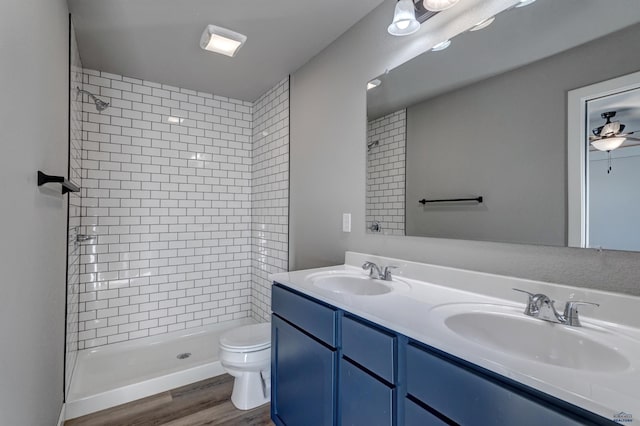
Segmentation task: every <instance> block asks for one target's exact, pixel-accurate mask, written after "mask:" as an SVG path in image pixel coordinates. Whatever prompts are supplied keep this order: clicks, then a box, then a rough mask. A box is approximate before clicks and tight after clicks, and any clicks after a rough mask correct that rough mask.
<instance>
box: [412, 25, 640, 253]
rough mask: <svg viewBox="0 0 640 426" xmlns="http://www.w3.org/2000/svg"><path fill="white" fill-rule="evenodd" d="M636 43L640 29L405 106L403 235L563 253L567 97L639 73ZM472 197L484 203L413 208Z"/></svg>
mask: <svg viewBox="0 0 640 426" xmlns="http://www.w3.org/2000/svg"><path fill="white" fill-rule="evenodd" d="M639 40H640V25H635V26H633V27H632V28H629V29H626V30H623V31H621V32H619V33H616V34H613V35H611V36H607V37H605V38H603V39H600V40H596V41H593V42H590V43H587V44H586V45H583V46H580V47H577V48H574V49H571V50H569V51H567V52H564V53H561V54H558V55H555V56H552V57H550V58H547V59H543V60H541V61H537V62H534V63H532V64H530V65H527V66H524V67H522V68H519V69H516V70H514V71H511V72H507V73H504V74H501V75H498V76H495V77H492V78H489V79H487V80H484V81H481V82H478V83H476V84H472V85H470V86H467V87H464V88H461V89H458V90H454V91H452V92H448V93H446V94H443V95H441V96H438V97H436V98H432V99H429V100H427V101H425V102H422V103H420V104H418V105H414V106H412V107H410V108H408V109H407V235H416V236H430V237H441V238H460V239H470V240H484V241H500V242H509V243H528V244H544V245H553V246H565V245H566V232H567V231H566V229H567V228H566V220H567V209H566V201H565V200H566V199H567V196H566V184H565V181H566V174H567V171H566V168H565V165H566V161H567V158H566V134H567V132H566V122H567V118H566V117H567V105H566V97H567V92H568V91H569V90H572V89H574V88H576V87H579V86H583V85H588V84H591V83H594V82H598V81H602V80H608V79H611V78H613V77H617V76H619V75H621V74H627V73H630V72H633V71H636V70H638V69H640V57H639V56H637V55H630V54H629V53H630V52H634V51H635V48H636V46H637V43H638V41H639ZM454 48H455V46H454ZM602 52H608V55H607V60H606V61H602V60H601V54H602ZM469 62H474V61H473V58H469ZM577 69H579V70H581V72H580V73H579V75H577V73H576V70H577ZM550 76H553V78H550ZM469 195H482V196H484V198H485V199H484V203H483V204H475V203H466V204H461V203H458V204H455V205H451V204H448V205H443V204H438V205H427V206H424V207H423V206H422V205H420V204H418V202H417V200H419V199H422V198H424V197H427V198H452V197H453V198H455V197H462V196H469ZM604 247H607V246H606V245H604ZM610 247H611V246H610ZM613 247H615V246H613ZM629 247H630V246H628V245H627V246H624V248H629ZM619 248H622V247H619Z"/></svg>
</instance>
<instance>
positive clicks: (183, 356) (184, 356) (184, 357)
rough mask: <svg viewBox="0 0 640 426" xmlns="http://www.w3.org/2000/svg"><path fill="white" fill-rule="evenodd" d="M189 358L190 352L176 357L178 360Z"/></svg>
mask: <svg viewBox="0 0 640 426" xmlns="http://www.w3.org/2000/svg"><path fill="white" fill-rule="evenodd" d="M190 356H191V352H183V353H181V354H178V355H176V358H178V359H187V358H189V357H190Z"/></svg>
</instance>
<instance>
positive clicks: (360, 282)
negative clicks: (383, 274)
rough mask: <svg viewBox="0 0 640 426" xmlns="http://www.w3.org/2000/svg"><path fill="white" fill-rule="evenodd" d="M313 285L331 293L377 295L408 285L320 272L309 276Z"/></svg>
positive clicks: (361, 276)
mask: <svg viewBox="0 0 640 426" xmlns="http://www.w3.org/2000/svg"><path fill="white" fill-rule="evenodd" d="M309 279H310V280H311V282H312V283H313V285H315V286H316V287H319V288H321V289H324V290H328V291H331V292H333V293H343V294H353V295H356V296H377V295H380V294H386V293H390V292H392V291H395V290H396V289H398V287H408V286H407V284H406V283H404V282H401V281H398V280H396V279H394V280H393V281H383V280H375V279H372V278H370V277H369V276H367V275H362V274H355V273H354V274H349V273H343V274H339V273H326V274H323V273H320V274H314V275H312V276H310V277H309Z"/></svg>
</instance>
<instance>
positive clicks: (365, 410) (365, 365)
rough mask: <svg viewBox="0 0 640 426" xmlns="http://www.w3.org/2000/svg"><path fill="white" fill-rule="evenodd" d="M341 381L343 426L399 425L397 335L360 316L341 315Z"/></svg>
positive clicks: (340, 404) (340, 394) (341, 418)
mask: <svg viewBox="0 0 640 426" xmlns="http://www.w3.org/2000/svg"><path fill="white" fill-rule="evenodd" d="M341 330H342V340H341V343H342V346H341V349H342V350H341V353H342V356H341V360H340V380H339V385H338V394H339V401H340V402H339V404H338V407H339V408H338V410H339V413H340V422H341V424H342V426H360V425H367V426H391V425H396V424H397V417H398V413H397V409H396V407H397V403H396V397H397V376H398V375H397V371H398V369H397V348H398V346H397V345H398V337H397V335H396V334H393V333H390V332H388V331H386V330H383V329H381V328H379V327H376V326H375V325H373V324H371V323H368V322H365V321H364V320H361V319H359V318H356V317H354V316H351V315H349V314H345V315H344V316H343V318H342V327H341Z"/></svg>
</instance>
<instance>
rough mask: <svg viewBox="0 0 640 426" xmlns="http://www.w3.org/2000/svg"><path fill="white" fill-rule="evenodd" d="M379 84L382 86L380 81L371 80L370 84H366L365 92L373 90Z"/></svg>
mask: <svg viewBox="0 0 640 426" xmlns="http://www.w3.org/2000/svg"><path fill="white" fill-rule="evenodd" d="M381 84H382V81H380V80H378V79H377V78H376V79H374V80H371V81H370V82H368V83H367V90H371V89H375V88H376V87H378V86H380V85H381Z"/></svg>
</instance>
